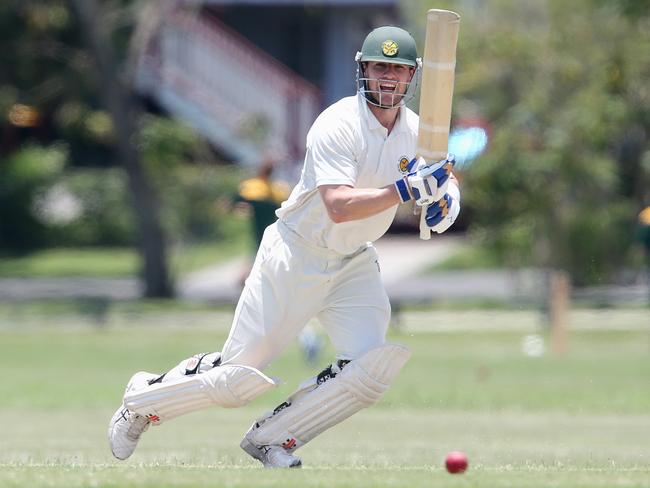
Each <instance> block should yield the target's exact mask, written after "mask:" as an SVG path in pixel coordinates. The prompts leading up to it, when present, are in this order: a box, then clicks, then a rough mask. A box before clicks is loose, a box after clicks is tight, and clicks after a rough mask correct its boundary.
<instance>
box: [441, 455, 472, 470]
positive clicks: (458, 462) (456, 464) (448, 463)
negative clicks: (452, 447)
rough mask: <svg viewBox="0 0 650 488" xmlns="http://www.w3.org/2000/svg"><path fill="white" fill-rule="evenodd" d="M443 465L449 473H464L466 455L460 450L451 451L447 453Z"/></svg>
mask: <svg viewBox="0 0 650 488" xmlns="http://www.w3.org/2000/svg"><path fill="white" fill-rule="evenodd" d="M445 467H446V468H447V471H449V472H450V473H451V474H458V473H464V472H465V470H466V469H467V456H465V453H462V452H460V451H452V452H450V453H449V454H447V458H446V459H445Z"/></svg>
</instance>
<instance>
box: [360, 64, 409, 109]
mask: <svg viewBox="0 0 650 488" xmlns="http://www.w3.org/2000/svg"><path fill="white" fill-rule="evenodd" d="M414 72H415V68H412V67H411V66H408V65H405V64H393V63H382V62H376V61H369V62H368V63H367V65H366V71H365V77H366V78H368V82H367V87H368V90H369V91H370V93H371V94H372V95H373V96H374V97H375V98H376V100H377V102H378V103H379V105H381V106H382V107H394V106H395V105H398V104H399V103H400V101H401V100H402V98H403V97H404V94H405V93H406V90H408V87H409V83H410V81H411V78H413V73H414Z"/></svg>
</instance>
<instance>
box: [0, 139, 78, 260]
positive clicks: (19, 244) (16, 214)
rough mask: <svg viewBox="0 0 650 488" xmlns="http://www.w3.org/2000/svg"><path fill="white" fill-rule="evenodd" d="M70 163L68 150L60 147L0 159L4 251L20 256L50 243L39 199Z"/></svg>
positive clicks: (30, 148) (39, 148)
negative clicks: (21, 253) (40, 193)
mask: <svg viewBox="0 0 650 488" xmlns="http://www.w3.org/2000/svg"><path fill="white" fill-rule="evenodd" d="M66 160H67V150H66V147H65V146H63V145H60V144H59V145H52V146H49V147H43V146H37V145H31V146H26V147H25V148H23V149H21V150H20V151H17V152H14V153H13V154H11V155H10V156H9V157H7V158H6V159H5V160H4V161H3V160H0V209H1V210H0V211H1V212H2V214H1V215H2V218H0V249H5V250H6V251H9V252H12V253H20V252H25V251H28V250H30V249H34V248H36V247H38V246H41V245H43V244H45V243H46V241H47V232H46V227H45V225H44V224H43V223H42V222H41V221H40V220H39V217H38V209H37V208H36V207H35V197H36V195H37V193H38V192H39V191H41V190H42V189H44V188H45V187H46V186H47V185H48V184H50V183H51V182H52V181H54V180H55V178H56V177H57V176H58V175H59V174H60V173H61V171H62V170H63V168H64V166H65V163H66Z"/></svg>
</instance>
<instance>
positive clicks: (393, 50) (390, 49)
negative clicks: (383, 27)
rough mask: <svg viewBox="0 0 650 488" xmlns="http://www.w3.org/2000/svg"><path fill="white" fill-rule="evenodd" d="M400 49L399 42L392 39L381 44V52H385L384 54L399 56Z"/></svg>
mask: <svg viewBox="0 0 650 488" xmlns="http://www.w3.org/2000/svg"><path fill="white" fill-rule="evenodd" d="M398 50H399V47H398V46H397V43H396V42H395V41H393V40H392V39H389V40H387V41H384V42H383V44H382V45H381V52H383V53H384V55H386V56H390V57H393V56H397V52H398Z"/></svg>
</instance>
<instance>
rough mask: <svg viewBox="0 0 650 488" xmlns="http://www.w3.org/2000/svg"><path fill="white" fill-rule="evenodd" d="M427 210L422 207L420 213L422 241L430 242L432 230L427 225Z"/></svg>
mask: <svg viewBox="0 0 650 488" xmlns="http://www.w3.org/2000/svg"><path fill="white" fill-rule="evenodd" d="M426 218H427V209H426V207H422V211H421V212H420V239H422V240H423V241H428V240H429V239H431V228H430V227H429V226H428V225H427V220H426Z"/></svg>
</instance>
